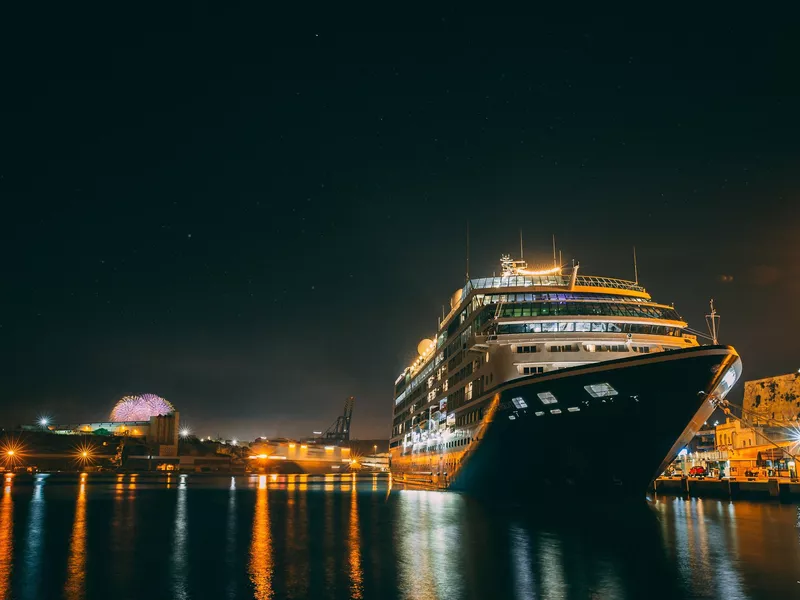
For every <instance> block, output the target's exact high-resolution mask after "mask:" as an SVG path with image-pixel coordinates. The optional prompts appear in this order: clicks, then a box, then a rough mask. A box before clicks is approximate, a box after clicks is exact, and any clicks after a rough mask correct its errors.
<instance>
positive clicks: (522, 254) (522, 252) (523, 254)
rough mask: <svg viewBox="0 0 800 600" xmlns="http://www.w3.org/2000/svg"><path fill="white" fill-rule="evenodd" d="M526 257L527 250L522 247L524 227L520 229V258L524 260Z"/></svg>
mask: <svg viewBox="0 0 800 600" xmlns="http://www.w3.org/2000/svg"><path fill="white" fill-rule="evenodd" d="M524 258H525V252H524V250H523V249H522V229H520V230H519V259H520V260H522V259H524Z"/></svg>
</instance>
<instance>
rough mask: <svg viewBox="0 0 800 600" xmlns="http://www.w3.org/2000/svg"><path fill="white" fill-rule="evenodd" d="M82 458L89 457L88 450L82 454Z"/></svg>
mask: <svg viewBox="0 0 800 600" xmlns="http://www.w3.org/2000/svg"><path fill="white" fill-rule="evenodd" d="M81 456H82V457H83V458H86V457H87V456H89V453H88V452H86V450H84V451H83V452H81Z"/></svg>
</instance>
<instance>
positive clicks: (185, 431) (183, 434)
mask: <svg viewBox="0 0 800 600" xmlns="http://www.w3.org/2000/svg"><path fill="white" fill-rule="evenodd" d="M181 437H182V438H187V437H189V430H188V429H187V428H185V427H184V428H183V429H181Z"/></svg>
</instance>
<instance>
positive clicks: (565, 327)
mask: <svg viewBox="0 0 800 600" xmlns="http://www.w3.org/2000/svg"><path fill="white" fill-rule="evenodd" d="M558 330H559V331H575V323H559V324H558Z"/></svg>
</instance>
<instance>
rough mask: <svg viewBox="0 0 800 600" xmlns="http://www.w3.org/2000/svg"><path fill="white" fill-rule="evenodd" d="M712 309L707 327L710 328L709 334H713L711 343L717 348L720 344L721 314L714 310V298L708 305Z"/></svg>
mask: <svg viewBox="0 0 800 600" xmlns="http://www.w3.org/2000/svg"><path fill="white" fill-rule="evenodd" d="M708 304H709V306H710V307H711V312H710V313H709V314H707V315H706V325H707V326H708V332H709V333H710V334H711V343H712V344H714V345H715V346H716V345H717V344H718V343H719V340H718V337H717V336H718V335H719V319H720V317H719V314H717V309H716V308H714V299H713V298H712V299H711V301H710V302H709V303H708Z"/></svg>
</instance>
